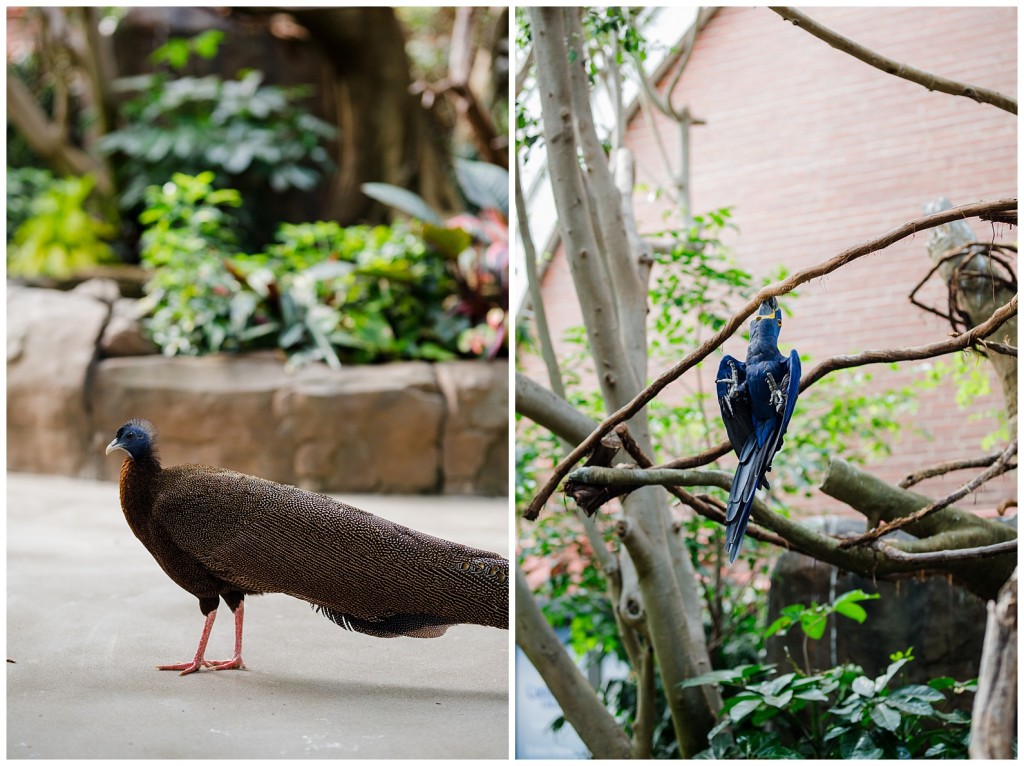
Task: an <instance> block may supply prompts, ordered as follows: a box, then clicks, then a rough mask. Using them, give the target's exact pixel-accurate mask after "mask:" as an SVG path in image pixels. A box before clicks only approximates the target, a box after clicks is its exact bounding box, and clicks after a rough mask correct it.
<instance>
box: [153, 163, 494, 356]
mask: <svg viewBox="0 0 1024 766" xmlns="http://www.w3.org/2000/svg"><path fill="white" fill-rule="evenodd" d="M213 183H214V173H213V172H212V171H206V172H205V173H201V174H200V175H198V176H188V175H185V174H182V173H176V174H175V175H174V176H173V177H172V180H171V181H170V182H168V183H166V184H164V185H163V186H151V187H149V189H148V190H147V194H146V197H147V206H146V208H145V209H144V211H143V212H142V214H141V215H140V217H139V220H140V221H141V222H142V224H143V226H144V227H145V228H144V230H143V234H142V245H143V253H142V255H143V263H144V265H145V266H146V267H147V268H148V269H149V270H150V273H151V276H150V278H149V280H148V282H147V283H146V286H145V293H146V297H145V298H144V300H143V307H144V310H145V313H146V315H147V318H146V320H145V321H144V326H145V328H146V330H147V331H148V333H149V335H150V337H151V338H152V340H153V341H154V342H155V343H156V344H157V346H159V347H160V349H161V350H162V352H163V353H164V354H167V355H176V354H188V355H196V354H204V353H213V352H217V351H222V350H223V351H241V350H246V349H258V348H280V349H282V350H283V351H284V352H286V353H287V355H288V357H289V363H290V364H291V365H293V366H297V365H301V364H305V363H308V362H310V361H322V362H325V363H327V364H329V365H330V366H332V367H339V366H341V364H342V363H370V362H382V361H391V360H401V359H424V360H431V361H442V360H447V359H454V358H457V357H474V356H483V355H485V353H486V354H489V355H490V356H492V357H493V356H495V355H497V354H499V353H501V352H502V351H503V349H504V346H503V345H501V344H494V343H492V344H491V345H490V346H487V347H484V346H482V345H481V346H473V345H471V344H467V343H466V336H467V334H468V333H472V332H474V331H477V327H476V325H474V324H473V320H474V316H475V315H473V314H472V313H470V312H469V311H468V309H467V307H475V306H478V305H480V306H490V305H491V303H490V301H491V299H492V298H493V297H494V291H493V289H492V288H493V281H494V280H493V279H485V280H479V281H470V279H469V278H467V277H466V274H465V273H464V272H463V270H462V268H461V267H460V266H459V259H458V256H455V257H453V256H452V254H451V251H447V252H446V251H445V250H443V249H441V248H440V247H439V246H438V245H437V244H436V242H435V241H431V240H430V239H428V238H427V237H425V236H424V234H423V232H422V231H416V230H414V229H412V228H410V227H409V226H407V225H404V224H395V225H393V226H348V227H343V226H340V225H339V224H338V223H337V222H334V221H317V222H313V223H300V224H288V223H283V224H281V225H280V226H279V228H278V231H277V233H276V236H275V239H276V242H274V243H272V244H270V245H269V246H268V247H266V248H265V249H264V250H263V251H261V252H258V253H246V252H244V251H243V250H242V248H241V247H240V245H239V238H238V236H237V232H238V229H239V228H240V224H239V222H238V220H237V218H236V217H235V216H234V211H235V210H237V209H239V208H240V207H241V206H242V205H243V198H242V195H241V194H240V193H239V192H238V191H237V190H235V189H216V188H214V185H213ZM438 233H439V234H443V236H441V237H440V241H442V242H448V243H450V242H453V241H456V240H457V241H458V242H459V243H460V247H462V249H463V251H464V250H467V249H469V250H474V251H475V250H476V249H477V247H476V245H475V244H474V239H473V237H472V235H470V234H469V233H468V232H466V231H465V230H463V229H461V228H457V227H456V228H451V229H443V228H438ZM506 247H507V243H506ZM479 249H480V250H484V248H482V247H481V248H479ZM461 252H462V251H460V253H461ZM474 258H475V259H476V260H481V261H484V262H487V260H486V258H485V256H484V255H480V254H477V255H476V256H474ZM483 268H484V267H481V269H483ZM506 269H507V264H506ZM485 274H486V275H487V276H488V277H491V276H493V275H492V274H491V272H489V271H486V272H485ZM472 275H473V273H472V272H471V276H472ZM505 280H506V284H507V270H506V276H505ZM505 299H506V300H507V293H506V298H505ZM502 317H504V312H503V311H502Z"/></svg>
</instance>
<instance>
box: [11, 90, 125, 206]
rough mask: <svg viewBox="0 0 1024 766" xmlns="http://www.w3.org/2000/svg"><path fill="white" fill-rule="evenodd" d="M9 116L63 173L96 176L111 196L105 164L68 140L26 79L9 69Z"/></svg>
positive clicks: (102, 190)
mask: <svg viewBox="0 0 1024 766" xmlns="http://www.w3.org/2000/svg"><path fill="white" fill-rule="evenodd" d="M7 119H9V120H10V121H11V122H12V123H13V124H14V126H15V127H16V128H17V129H18V132H19V133H21V135H22V137H23V138H24V139H25V141H26V142H28V145H29V146H31V147H32V150H33V151H34V152H35V153H36V154H38V155H39V156H40V157H42V158H43V159H44V160H46V162H47V163H49V165H50V166H51V167H52V168H53V169H54V170H56V171H57V172H58V173H60V174H71V175H78V176H80V175H85V174H86V173H92V174H93V176H94V177H95V178H96V191H97V192H99V193H100V194H101V195H102V196H104V197H108V196H110V195H111V194H113V192H114V186H113V183H112V182H111V180H110V176H109V175H108V174H107V172H106V170H105V169H104V167H103V165H102V164H101V163H99V162H98V161H97V160H96V159H94V158H93V157H91V156H90V155H88V154H86V153H85V152H83V151H82V150H81V149H79V148H78V147H77V146H75V145H74V144H72V143H70V142H69V141H68V140H67V137H66V136H65V135H64V133H63V132H62V131H61V129H60V127H58V125H56V124H55V123H53V122H52V121H50V119H49V118H48V117H47V116H46V113H45V112H44V111H43V110H42V109H41V108H40V107H39V104H37V103H36V100H35V97H34V96H33V95H32V92H31V91H30V90H29V89H28V87H26V85H25V83H23V82H22V81H21V80H19V79H18V78H17V77H15V76H14V75H12V74H11V73H10V71H8V72H7Z"/></svg>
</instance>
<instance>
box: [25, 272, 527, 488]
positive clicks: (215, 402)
mask: <svg viewBox="0 0 1024 766" xmlns="http://www.w3.org/2000/svg"><path fill="white" fill-rule="evenodd" d="M7 311H8V358H7V380H8V391H7V394H8V395H7V424H8V429H7V439H8V442H7V445H8V451H7V455H8V457H7V467H8V469H9V470H12V471H26V472H34V473H57V474H63V475H68V476H79V477H83V478H105V479H112V480H113V479H116V478H117V474H118V470H119V467H120V462H121V461H120V460H119V459H117V458H115V457H114V456H105V455H104V454H103V448H104V447H105V445H106V444H107V443H109V442H110V440H111V439H112V438H113V436H114V432H115V431H116V430H117V428H118V427H119V426H120V425H121V424H123V423H124V422H125V421H126V420H128V419H129V418H132V417H145V418H148V419H149V420H152V421H153V422H154V423H155V424H156V426H157V428H158V430H159V431H160V453H161V457H162V460H163V462H164V464H165V465H174V464H177V463H184V462H195V463H207V464H211V465H219V466H224V467H226V468H233V469H235V470H238V471H242V472H244V473H251V474H256V475H259V476H263V477H265V478H268V479H273V480H275V481H281V482H285V483H289V484H295V485H298V486H301V487H304V488H308V489H315V490H322V491H335V492H394V493H397V492H401V493H422V492H443V493H449V494H486V495H504V494H506V493H507V491H508V402H509V399H508V364H507V362H506V361H504V360H501V361H495V362H485V361H456V362H445V363H438V364H429V363H426V362H405V363H395V364H388V365H378V366H365V367H347V368H345V369H342V370H338V371H335V370H331V369H329V368H327V367H325V366H323V365H310V366H308V367H305V368H303V369H301V370H299V371H298V372H295V373H288V372H286V371H285V368H284V366H283V364H282V359H281V358H280V357H279V356H278V355H276V354H274V353H271V352H266V353H259V354H245V355H227V354H219V355H214V356H207V357H176V358H165V357H162V356H158V355H153V354H149V355H139V356H122V357H114V358H111V357H109V356H104V354H105V353H109V350H110V343H111V339H112V335H111V333H110V329H111V327H115V328H116V329H117V330H118V335H117V337H119V338H120V341H119V342H122V343H123V340H124V332H125V328H124V317H125V311H124V306H123V304H119V302H118V300H117V296H116V292H114V293H113V294H111V292H110V291H109V290H104V289H102V288H101V287H99V286H97V285H92V286H88V285H83V286H82V289H80V290H77V291H72V292H68V293H65V292H60V291H56V290H39V289H29V288H22V287H8V293H7ZM129 335H130V333H129ZM122 347H127V348H133V349H135V351H136V353H138V352H139V351H144V350H145V347H144V344H138V343H135V344H134V345H133V344H131V343H129V344H127V345H123V346H122Z"/></svg>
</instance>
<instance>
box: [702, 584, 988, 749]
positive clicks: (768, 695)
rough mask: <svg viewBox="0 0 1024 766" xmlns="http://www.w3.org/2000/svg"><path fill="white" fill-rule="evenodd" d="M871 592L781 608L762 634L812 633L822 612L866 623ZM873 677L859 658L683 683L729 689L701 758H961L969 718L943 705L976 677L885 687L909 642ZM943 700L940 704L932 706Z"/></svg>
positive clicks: (821, 627) (907, 657) (820, 629)
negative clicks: (797, 630)
mask: <svg viewBox="0 0 1024 766" xmlns="http://www.w3.org/2000/svg"><path fill="white" fill-rule="evenodd" d="M876 598H878V595H877V594H873V595H869V594H867V593H864V592H863V591H861V590H854V591H850V592H849V593H844V594H842V595H841V596H839V597H838V598H836V600H835V601H834V602H833V603H832V604H826V605H818V604H812V605H811V606H810V607H805V606H803V605H802V604H794V605H792V606H789V607H786V608H785V609H783V610H782V612H781V616H780V617H779V618H778V619H777V620H775V621H774V622H773V623H772V624H771V625H769V626H768V627H767V628H766V629H765V631H764V633H765V635H774V634H775V633H778V632H783V633H784V632H786V631H788V630H790V629H791V628H793V627H795V626H799V627H800V629H801V631H802V632H803V634H804V640H805V641H807V640H818V639H820V638H821V637H822V636H823V635H824V633H825V625H826V622H827V620H828V617H829V616H830V615H832V614H839V615H843V616H845V617H848V618H850V619H852V620H855V621H856V622H861V623H862V622H864V620H865V619H866V618H867V613H866V612H865V611H864V609H863V607H861V606H860V604H859V602H861V601H865V600H871V599H876ZM889 659H890V664H889V666H888V668H887V669H886V671H885V672H884V673H883V674H882V675H880V676H878V677H877V678H869V677H867V676H866V675H865V673H864V670H863V668H861V667H859V666H857V665H849V664H848V665H839V666H836V667H834V668H828V669H827V670H823V671H821V672H818V673H815V672H812V671H811V669H810V668H809V667H808V668H804V669H800V668H796V669H795V670H794V672H791V673H783V674H779V673H778V672H777V671H776V670H775V665H759V664H746V665H740V666H737V667H734V668H730V669H728V670H714V671H711V672H710V673H705V674H703V675H701V676H698V677H696V678H693V679H690V680H689V681H686V682H685V683H684V684H683V686H684V687H690V686H702V685H705V684H711V683H714V684H723V685H725V686H727V687H731V688H732V690H733V691H732V692H731V693H729V692H727V693H726V700H725V702H724V704H723V706H722V710H721V712H720V713H719V723H718V725H717V726H715V728H714V729H712V730H711V732H710V733H709V735H708V743H709V745H710V747H709V748H708V749H707V750H705V751H704V752H703V753H701V754H700V755H698V756H697V757H698V758H843V759H848V758H869V759H879V758H899V759H906V758H966V757H967V746H968V743H969V741H970V717H969V716H968V715H966V714H965V713H964V712H963V711H961V710H950V709H949V704H948V703H949V702H950V699H948V698H947V697H946V694H945V692H947V691H950V692H952V694H954V695H958V694H962V693H964V692H967V691H971V692H973V691H974V690H975V688H976V683H975V682H974V681H970V682H967V683H958V682H957V681H954V680H953V679H951V678H937V679H933V680H932V681H930V682H929V683H928V685H927V686H926V685H922V684H910V685H907V686H902V687H898V688H890V685H891V682H892V681H893V679H894V678H895V677H896V676H897V675H898V673H899V672H900V671H901V670H902V669H903V667H904V666H905V665H906V664H907V663H908V662H911V661H912V660H913V659H914V657H913V649H912V648H911V649H908V650H907V651H906V652H897V653H895V654H893V655H890V657H889ZM940 703H946V704H945V705H944V706H943V708H942V709H939V708H937V707H936V705H939V704H940Z"/></svg>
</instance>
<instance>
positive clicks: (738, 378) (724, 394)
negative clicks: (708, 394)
mask: <svg viewBox="0 0 1024 766" xmlns="http://www.w3.org/2000/svg"><path fill="white" fill-rule="evenodd" d="M715 384H716V387H717V389H718V406H719V408H720V409H721V410H722V422H723V423H725V432H726V433H727V434H729V441H730V443H731V444H732V448H733V449H734V450H736V454H737V455H738V454H740V452H741V451H742V450H743V445H744V444H746V442H747V440H748V439H749V438H750V435H751V433H753V429H754V418H753V416H752V414H751V412H750V394H749V393H748V392H747V369H746V365H745V364H743V362H741V361H739V360H738V359H734V358H733V357H731V356H729V355H728V354H726V355H725V356H724V357H723V358H722V363H721V364H719V365H718V375H717V378H716V380H715Z"/></svg>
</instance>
